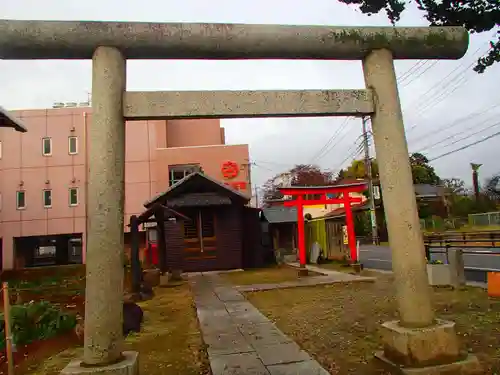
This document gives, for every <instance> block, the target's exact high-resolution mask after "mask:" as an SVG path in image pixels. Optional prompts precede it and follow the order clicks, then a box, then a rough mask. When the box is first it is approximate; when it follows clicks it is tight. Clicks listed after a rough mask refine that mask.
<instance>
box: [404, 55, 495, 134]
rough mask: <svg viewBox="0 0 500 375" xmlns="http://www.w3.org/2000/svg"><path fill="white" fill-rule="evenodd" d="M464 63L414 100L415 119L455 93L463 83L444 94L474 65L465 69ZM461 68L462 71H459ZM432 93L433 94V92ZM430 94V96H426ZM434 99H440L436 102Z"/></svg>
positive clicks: (412, 127) (411, 128)
mask: <svg viewBox="0 0 500 375" xmlns="http://www.w3.org/2000/svg"><path fill="white" fill-rule="evenodd" d="M482 48H483V46H480V47H479V48H478V49H477V50H476V51H475V52H474V53H473V55H472V56H475V55H477V54H478V53H479V52H480V50H481V49H482ZM490 48H491V47H490ZM464 64H465V62H463V63H461V64H460V65H458V66H457V67H456V68H455V69H453V70H452V71H451V72H450V73H448V74H447V75H446V76H445V77H444V78H443V79H442V80H440V82H441V83H440V84H435V85H433V86H431V87H430V88H429V89H428V90H427V91H425V92H424V93H423V94H421V95H420V96H419V97H418V98H417V99H416V100H414V101H413V103H412V104H411V106H412V107H417V112H418V113H417V116H416V117H417V118H418V117H420V116H422V114H424V113H425V112H424V110H427V109H429V108H432V107H434V106H436V105H437V104H439V103H441V102H442V101H443V100H444V99H445V98H448V97H449V95H450V94H451V93H453V92H455V91H456V90H457V89H458V88H459V87H460V86H461V85H462V84H463V83H465V82H466V81H467V79H465V81H463V82H459V84H458V85H457V86H455V87H453V88H452V92H451V93H450V92H446V90H447V88H448V87H449V86H450V85H451V84H453V83H455V81H456V80H457V79H463V78H464V74H467V72H469V71H470V68H471V67H472V66H473V65H474V64H476V61H475V60H474V61H473V62H472V63H470V64H469V65H468V66H467V67H465V68H463V66H464ZM461 68H462V69H461ZM459 69H461V70H460V71H459V72H458V73H457V74H455V75H453V74H454V73H455V72H457V71H458V70H459ZM449 77H451V79H450V80H449V81H447V82H446V80H447V78H449ZM433 91H434V92H433ZM429 93H430V95H428V94H429ZM422 99H423V101H422ZM436 99H440V100H438V101H436ZM417 125H418V124H414V125H413V126H411V127H410V129H409V130H408V132H411V131H412V130H413V129H415V127H417Z"/></svg>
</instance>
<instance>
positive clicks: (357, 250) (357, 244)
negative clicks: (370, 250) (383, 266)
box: [356, 240, 361, 263]
mask: <svg viewBox="0 0 500 375" xmlns="http://www.w3.org/2000/svg"><path fill="white" fill-rule="evenodd" d="M356 255H357V259H358V263H361V262H360V261H359V240H358V242H357V243H356Z"/></svg>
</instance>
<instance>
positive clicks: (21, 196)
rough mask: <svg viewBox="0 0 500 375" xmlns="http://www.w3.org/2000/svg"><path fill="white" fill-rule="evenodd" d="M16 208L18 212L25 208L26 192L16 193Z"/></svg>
mask: <svg viewBox="0 0 500 375" xmlns="http://www.w3.org/2000/svg"><path fill="white" fill-rule="evenodd" d="M16 207H17V209H18V210H23V209H25V208H26V192H25V191H23V190H21V191H18V192H16Z"/></svg>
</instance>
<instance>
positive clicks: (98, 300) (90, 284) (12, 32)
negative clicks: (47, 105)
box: [0, 20, 477, 374]
mask: <svg viewBox="0 0 500 375" xmlns="http://www.w3.org/2000/svg"><path fill="white" fill-rule="evenodd" d="M467 47H468V34H467V32H466V31H465V30H464V29H463V28H460V27H434V28H427V27H423V28H422V27H414V28H393V27H366V28H352V27H351V28H341V27H329V26H275V25H238V24H233V25H229V24H182V23H175V24H159V23H154V24H153V23H122V22H79V21H13V20H1V21H0V58H2V59H92V60H93V67H92V70H93V72H92V107H93V116H92V124H91V127H90V131H89V135H90V136H89V141H90V144H89V172H90V173H89V192H88V193H89V197H88V205H89V207H88V214H89V216H88V217H87V228H88V243H87V249H86V251H87V258H86V262H87V287H86V312H85V345H84V346H85V348H84V356H83V361H74V362H72V363H71V364H70V365H69V366H68V367H67V368H66V369H65V370H63V372H64V373H66V374H69V373H71V374H78V373H90V372H93V371H95V369H96V368H99V370H100V371H103V370H104V368H105V366H108V367H107V368H105V369H106V370H109V372H106V373H108V374H111V373H127V374H133V373H136V372H137V353H122V341H123V338H122V332H121V330H122V326H121V322H122V287H123V282H122V280H123V266H122V264H123V258H122V253H123V227H124V226H123V220H124V218H123V213H124V212H123V207H124V194H125V192H124V173H125V126H124V122H125V120H144V119H173V118H208V117H213V118H235V117H273V116H274V117H277V116H289V117H292V116H347V115H349V116H362V115H370V116H371V119H372V127H373V133H374V140H375V148H376V152H377V160H378V161H379V165H380V180H381V185H382V195H383V198H384V203H385V214H386V218H387V224H388V231H389V239H390V243H391V249H392V258H393V270H394V277H395V286H396V296H397V303H398V309H399V316H400V320H399V321H394V322H387V323H384V324H383V342H384V349H385V351H384V353H382V354H380V356H379V357H380V358H381V359H383V360H385V361H387V362H390V363H394V364H396V365H397V366H400V365H401V366H406V367H409V368H413V367H422V366H426V365H434V364H438V363H440V364H441V363H443V362H444V363H445V364H446V366H445V367H448V368H453V369H454V368H455V367H460V366H462V367H463V366H467V365H468V366H472V367H474V366H475V365H476V364H477V360H475V359H474V358H473V357H470V356H469V357H468V358H467V359H466V360H465V361H459V360H461V359H463V358H461V357H460V354H459V346H458V344H457V337H456V334H455V325H454V323H452V322H445V321H441V320H436V319H435V316H434V311H433V309H432V304H431V299H430V292H429V285H428V282H427V275H426V260H425V255H424V245H423V239H422V234H421V232H420V226H419V221H418V215H417V206H416V202H415V195H414V189H413V184H412V178H411V170H410V165H409V161H408V147H407V143H406V139H405V133H404V126H403V118H402V113H401V107H400V102H399V95H398V89H397V83H396V76H395V72H394V59H459V58H461V57H463V55H464V54H465V52H466V50H467ZM127 59H324V60H327V59H336V60H361V61H362V65H363V71H364V77H365V82H366V89H365V90H342V91H338V90H304V91H215V92H206V91H203V92H201V91H200V92H127V91H126V60H127ZM422 328H425V329H422ZM81 364H83V365H84V366H81ZM456 372H458V371H456Z"/></svg>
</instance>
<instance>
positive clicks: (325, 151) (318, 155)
mask: <svg viewBox="0 0 500 375" xmlns="http://www.w3.org/2000/svg"><path fill="white" fill-rule="evenodd" d="M351 119H352V118H351V117H350V116H349V117H346V118H345V120H344V122H343V123H342V124H341V125H340V126H339V127H338V128H337V130H336V131H335V133H333V135H332V136H331V137H330V138H329V139H328V141H326V143H325V144H324V145H323V147H321V149H320V150H319V151H318V152H317V153H316V154H315V155H314V156H313V157H312V158H311V161H310V163H311V164H312V163H314V161H316V160H318V159H322V158H323V157H325V156H326V154H328V153H329V152H330V150H331V149H332V148H333V147H335V145H337V144H338V141H337V143H335V145H333V146H331V147H330V150H328V146H330V145H331V144H332V142H333V141H334V140H335V138H337V137H338V136H339V135H340V133H341V131H342V130H343V129H344V128H345V127H346V125H347V123H348V122H349V121H350V120H351ZM344 137H345V135H344Z"/></svg>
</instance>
